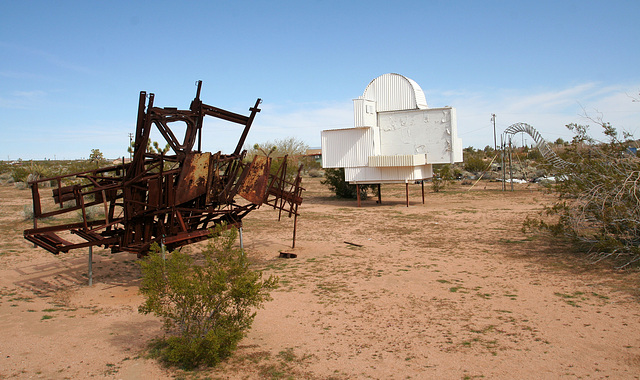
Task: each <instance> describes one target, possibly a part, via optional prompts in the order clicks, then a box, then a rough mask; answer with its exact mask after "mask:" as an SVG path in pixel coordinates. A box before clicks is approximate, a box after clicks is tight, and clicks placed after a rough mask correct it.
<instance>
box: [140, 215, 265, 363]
mask: <svg viewBox="0 0 640 380" xmlns="http://www.w3.org/2000/svg"><path fill="white" fill-rule="evenodd" d="M224 228H225V227H224V226H220V227H219V228H217V229H216V231H215V232H214V233H213V234H212V237H211V239H210V240H209V242H208V244H207V247H206V249H205V250H204V251H203V252H202V254H201V255H200V256H199V257H196V258H194V257H191V256H189V255H187V254H185V253H181V252H179V251H174V252H171V253H170V254H169V255H168V256H167V258H166V260H165V259H163V257H162V254H161V253H160V252H159V249H158V247H157V245H156V246H155V247H154V248H153V250H152V252H151V253H150V254H149V255H148V256H147V257H146V258H145V259H144V260H142V261H141V267H142V284H141V286H140V293H142V295H143V296H144V297H145V301H144V303H143V304H142V305H141V306H140V307H139V309H138V310H139V312H140V313H144V314H148V313H153V314H155V315H156V316H159V317H161V318H162V319H163V320H164V326H165V331H166V332H167V333H168V334H169V336H168V337H166V338H162V339H159V340H156V341H155V342H154V343H153V345H152V346H153V350H152V352H153V353H154V354H155V355H156V356H157V357H158V358H160V359H161V360H162V361H163V362H165V363H166V364H169V365H176V366H180V367H182V368H185V369H193V368H196V367H198V366H200V365H206V366H214V365H216V364H217V363H219V362H220V361H221V360H223V359H224V358H226V357H228V356H229V355H230V354H231V353H232V352H233V351H234V350H235V348H236V347H237V344H238V342H239V341H240V340H241V339H242V337H243V336H244V335H245V333H246V330H248V329H249V328H250V327H251V324H252V323H253V319H254V317H255V315H256V312H255V309H256V308H259V307H260V306H261V305H262V303H263V302H265V301H268V300H270V296H269V291H270V290H271V289H274V288H275V287H276V285H277V278H275V277H273V276H270V277H269V278H268V279H266V280H263V279H262V273H260V272H255V271H253V270H251V269H250V268H249V263H248V261H247V258H246V256H245V254H244V252H243V251H242V250H241V249H239V248H236V247H234V242H235V240H236V237H237V230H236V229H233V228H232V229H228V230H225V229H224Z"/></svg>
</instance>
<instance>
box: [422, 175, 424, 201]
mask: <svg viewBox="0 0 640 380" xmlns="http://www.w3.org/2000/svg"><path fill="white" fill-rule="evenodd" d="M422 204H424V180H422Z"/></svg>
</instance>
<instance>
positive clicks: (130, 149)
mask: <svg viewBox="0 0 640 380" xmlns="http://www.w3.org/2000/svg"><path fill="white" fill-rule="evenodd" d="M128 150H129V159H130V160H133V153H132V152H133V133H131V132H129V149H128Z"/></svg>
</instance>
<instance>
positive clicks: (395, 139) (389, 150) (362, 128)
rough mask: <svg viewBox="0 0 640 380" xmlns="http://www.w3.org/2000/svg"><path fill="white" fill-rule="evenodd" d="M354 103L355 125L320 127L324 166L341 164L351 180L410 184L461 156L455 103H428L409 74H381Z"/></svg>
mask: <svg viewBox="0 0 640 380" xmlns="http://www.w3.org/2000/svg"><path fill="white" fill-rule="evenodd" d="M353 108H354V122H355V123H354V127H353V128H346V129H331V130H324V131H322V167H324V168H344V171H345V180H346V181H347V182H349V183H352V184H380V183H407V184H408V183H409V182H415V181H421V180H424V179H427V178H431V177H432V176H433V170H432V167H431V165H432V164H444V163H454V162H461V161H462V141H461V140H460V139H459V138H458V136H457V123H456V110H455V108H453V107H443V108H428V107H427V101H426V99H425V96H424V92H422V89H421V88H420V86H419V85H418V84H417V83H416V82H414V81H413V80H411V79H409V78H406V77H404V76H402V75H399V74H384V75H382V76H379V77H378V78H376V79H374V80H373V81H371V83H369V85H368V86H367V88H366V89H365V90H364V94H363V95H362V96H360V97H359V98H357V99H354V100H353Z"/></svg>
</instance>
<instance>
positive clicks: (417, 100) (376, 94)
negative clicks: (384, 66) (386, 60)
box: [362, 73, 428, 112]
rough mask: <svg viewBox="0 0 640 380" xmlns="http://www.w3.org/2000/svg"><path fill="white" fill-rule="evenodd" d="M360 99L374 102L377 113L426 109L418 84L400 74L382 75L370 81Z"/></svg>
mask: <svg viewBox="0 0 640 380" xmlns="http://www.w3.org/2000/svg"><path fill="white" fill-rule="evenodd" d="M362 97H363V98H364V99H367V100H372V101H375V102H376V110H377V111H378V112H385V111H401V110H411V109H427V108H428V107H427V99H426V98H425V96H424V92H422V89H421V88H420V86H419V85H418V83H416V82H415V81H414V80H412V79H409V78H407V77H405V76H402V75H400V74H394V73H389V74H384V75H381V76H379V77H377V78H376V79H374V80H372V81H371V82H370V83H369V85H368V86H367V88H366V89H365V90H364V94H363V95H362Z"/></svg>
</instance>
